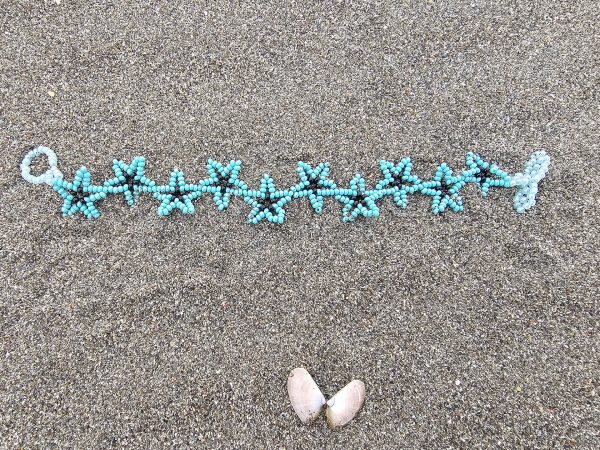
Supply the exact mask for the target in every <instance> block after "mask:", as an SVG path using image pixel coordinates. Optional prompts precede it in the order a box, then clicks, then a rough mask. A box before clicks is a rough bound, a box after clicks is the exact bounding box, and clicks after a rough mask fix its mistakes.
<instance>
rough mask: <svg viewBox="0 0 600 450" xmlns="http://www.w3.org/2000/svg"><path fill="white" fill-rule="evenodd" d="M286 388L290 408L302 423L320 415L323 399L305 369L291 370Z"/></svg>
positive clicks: (323, 403)
mask: <svg viewBox="0 0 600 450" xmlns="http://www.w3.org/2000/svg"><path fill="white" fill-rule="evenodd" d="M287 388H288V395H289V396H290V402H291V403H292V407H293V408H294V411H296V414H298V417H299V418H300V420H301V421H302V422H303V423H307V422H310V421H311V420H313V419H315V418H316V417H317V416H318V415H319V414H321V411H322V410H323V405H325V397H324V396H323V394H322V393H321V390H320V389H319V386H317V383H315V380H313V378H312V377H311V376H310V374H309V373H308V372H307V371H306V369H304V368H302V367H299V368H297V369H294V370H292V371H291V372H290V375H289V377H288V382H287Z"/></svg>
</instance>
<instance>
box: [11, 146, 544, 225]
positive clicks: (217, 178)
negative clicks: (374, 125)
mask: <svg viewBox="0 0 600 450" xmlns="http://www.w3.org/2000/svg"><path fill="white" fill-rule="evenodd" d="M41 155H46V156H47V157H48V163H49V166H50V168H49V169H48V170H47V171H46V172H45V173H44V174H42V175H40V176H37V177H36V176H33V175H31V163H32V161H33V160H34V159H35V158H36V157H38V156H41ZM465 163H466V168H465V169H464V170H463V171H462V172H460V173H458V174H453V172H452V169H450V167H448V166H447V165H446V164H445V163H443V164H441V165H440V166H438V167H437V170H436V171H435V175H434V176H433V178H432V179H431V180H421V179H420V178H419V177H417V176H416V175H414V174H412V162H411V160H410V158H404V159H402V160H400V161H399V162H392V161H381V162H380V163H379V168H380V171H381V175H382V178H381V180H380V181H378V182H377V184H376V185H375V188H374V189H367V186H366V183H365V179H364V178H363V177H362V176H361V175H356V176H355V177H354V178H352V180H350V183H349V185H348V187H346V188H340V187H338V186H337V185H336V184H335V182H334V181H333V180H331V179H330V178H329V164H327V163H320V164H318V165H316V166H314V167H313V166H311V165H309V164H306V163H304V162H299V163H298V167H297V169H296V172H297V173H298V182H297V183H296V184H295V185H293V186H292V187H290V188H288V189H282V190H279V189H277V188H276V187H275V182H274V181H273V179H272V178H271V177H270V176H268V175H264V176H263V177H262V179H261V180H260V184H259V187H258V189H254V190H253V189H250V188H249V187H248V185H247V184H246V183H245V182H243V181H241V180H240V179H239V178H238V177H239V173H240V171H241V169H242V162H241V161H231V162H229V163H228V164H227V165H223V164H221V163H220V162H217V161H214V160H212V159H209V160H208V162H207V164H206V170H207V173H208V178H205V179H203V180H201V181H199V182H198V183H196V184H191V183H189V182H188V181H186V179H185V175H184V173H183V172H182V171H181V170H179V169H174V170H173V171H172V172H171V175H170V177H169V181H168V183H167V184H164V185H157V184H156V182H154V181H152V180H150V179H149V178H147V177H146V175H145V164H146V160H145V158H144V157H143V156H136V157H135V158H133V160H132V161H131V162H130V163H129V164H128V163H125V162H124V161H120V160H114V161H113V165H112V168H113V171H114V175H115V176H114V177H113V178H111V179H109V180H107V181H105V182H104V183H103V184H101V185H94V184H92V181H91V175H90V173H89V171H88V170H87V169H86V168H85V167H84V166H82V167H81V168H80V169H79V170H77V172H76V174H75V177H74V179H73V180H72V181H67V180H65V179H64V178H63V175H62V173H61V172H60V170H58V168H57V157H56V154H55V153H54V151H52V150H51V149H49V148H47V147H42V146H40V147H36V148H34V149H33V150H31V151H30V152H29V153H28V154H27V155H26V156H25V158H24V159H23V162H22V163H21V174H22V176H23V178H24V179H25V180H26V181H28V182H30V183H33V184H42V183H46V184H48V185H50V186H52V187H53V189H54V190H55V191H56V192H58V194H60V196H61V197H62V199H63V206H62V209H61V211H62V214H63V216H71V215H73V214H76V213H78V212H80V213H82V214H83V215H84V216H85V217H87V218H88V219H93V218H98V217H100V211H99V210H98V209H97V207H96V203H98V202H99V201H101V200H103V199H104V198H106V197H107V196H108V195H122V196H123V198H124V200H125V202H127V204H128V205H129V206H134V205H135V204H136V203H137V202H138V200H139V198H140V194H142V193H148V194H152V197H154V198H155V199H156V200H158V201H159V202H160V204H159V206H158V209H157V212H158V215H159V216H168V215H170V214H171V213H172V212H173V211H174V210H179V211H180V212H181V213H183V214H194V213H195V207H194V202H195V201H196V200H197V199H198V198H200V197H201V196H202V195H204V194H208V195H211V196H212V199H213V201H214V203H215V205H216V207H217V208H218V209H219V210H220V211H223V210H225V209H227V207H228V206H229V204H230V201H231V199H232V197H241V198H242V199H243V200H244V201H245V202H246V203H248V204H249V205H250V206H251V207H252V210H251V212H250V215H249V216H248V222H249V223H251V224H257V223H259V222H261V221H264V220H266V221H269V222H273V223H283V221H284V219H285V206H286V205H287V204H288V203H290V202H291V201H293V200H295V199H301V198H307V199H308V201H309V203H310V206H311V207H312V209H313V210H314V212H316V213H317V214H320V213H321V212H322V210H323V205H324V200H325V198H328V197H332V198H334V199H335V200H337V201H338V202H340V203H341V204H342V205H343V207H342V220H343V221H344V222H352V221H354V220H355V219H356V218H358V217H361V216H362V217H378V216H379V208H378V206H377V202H378V201H379V200H381V199H382V198H384V197H391V198H392V199H393V201H394V203H395V204H396V205H397V206H398V207H399V208H406V207H407V206H408V198H409V195H412V194H417V193H418V194H422V195H425V196H428V197H430V198H431V210H432V212H433V213H434V214H441V213H443V212H444V211H446V210H447V209H451V210H453V211H456V212H458V211H463V209H464V208H463V203H462V197H461V196H460V195H459V192H460V190H461V189H462V188H463V187H464V186H465V185H467V184H469V183H472V184H475V185H477V186H479V189H480V191H481V195H482V196H484V197H485V196H487V194H488V191H489V190H490V188H492V187H503V188H508V187H516V188H517V192H516V194H515V196H514V200H513V206H514V208H515V210H516V211H517V212H518V213H523V212H525V211H526V210H528V209H530V208H532V207H533V206H534V205H535V196H536V194H537V191H538V184H539V182H540V181H541V180H542V179H543V178H544V176H545V175H546V173H547V172H548V168H549V165H550V157H549V156H548V155H547V154H546V152H544V151H537V152H534V153H533V154H532V155H531V157H530V159H529V160H528V162H527V164H526V166H525V170H524V172H523V173H517V174H514V175H509V174H508V173H507V172H505V171H503V170H502V169H500V168H499V167H498V166H497V165H496V164H494V163H490V162H488V161H485V160H484V159H483V158H481V157H480V156H479V155H477V154H475V153H473V152H468V153H467V154H466V161H465Z"/></svg>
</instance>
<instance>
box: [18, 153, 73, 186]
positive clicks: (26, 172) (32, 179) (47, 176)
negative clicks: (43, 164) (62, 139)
mask: <svg viewBox="0 0 600 450" xmlns="http://www.w3.org/2000/svg"><path fill="white" fill-rule="evenodd" d="M41 155H46V156H47V157H48V166H49V168H48V170H46V172H44V173H43V174H41V175H39V176H37V177H36V176H33V175H31V163H32V162H33V160H34V159H35V158H37V157H38V156H41ZM57 164H58V158H57V157H56V153H54V150H52V149H50V148H48V147H44V146H43V145H40V146H38V147H35V148H34V149H33V150H30V151H29V152H28V153H27V154H26V155H25V157H24V158H23V161H21V176H22V177H23V179H24V180H25V181H27V182H28V183H31V184H44V183H45V184H48V185H50V186H52V185H53V184H54V180H55V179H57V178H62V177H63V174H62V172H61V171H60V170H58V167H57Z"/></svg>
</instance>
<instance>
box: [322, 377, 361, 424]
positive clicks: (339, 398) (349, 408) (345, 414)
mask: <svg viewBox="0 0 600 450" xmlns="http://www.w3.org/2000/svg"><path fill="white" fill-rule="evenodd" d="M364 402H365V384H364V383H363V382H362V381H359V380H352V381H351V382H350V383H348V384H347V385H346V386H344V387H343V388H342V389H340V391H339V392H338V393H337V394H335V395H334V396H333V397H332V398H331V399H330V400H329V401H328V402H327V413H326V414H327V424H328V425H329V427H330V428H338V427H341V426H344V425H346V424H347V423H348V422H350V421H351V420H352V419H354V417H355V416H356V414H357V413H358V411H360V408H362V405H363V403H364Z"/></svg>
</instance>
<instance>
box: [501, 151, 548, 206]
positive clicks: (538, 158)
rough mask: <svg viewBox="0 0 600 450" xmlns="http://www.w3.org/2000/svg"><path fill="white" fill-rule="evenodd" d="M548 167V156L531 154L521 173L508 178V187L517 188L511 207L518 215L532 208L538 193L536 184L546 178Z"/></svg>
mask: <svg viewBox="0 0 600 450" xmlns="http://www.w3.org/2000/svg"><path fill="white" fill-rule="evenodd" d="M549 167H550V156H548V154H547V153H546V152H545V151H543V150H540V151H538V152H534V153H532V155H531V157H530V158H529V161H527V164H526V165H525V170H524V171H523V173H516V174H514V175H512V176H511V177H510V185H511V186H517V187H518V189H517V192H516V193H515V196H514V198H513V205H514V208H515V210H516V211H517V212H518V213H524V212H525V211H527V210H528V209H531V208H533V205H535V196H536V194H537V192H538V183H539V182H540V181H542V179H543V178H544V177H545V176H546V174H547V173H548V169H549Z"/></svg>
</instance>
